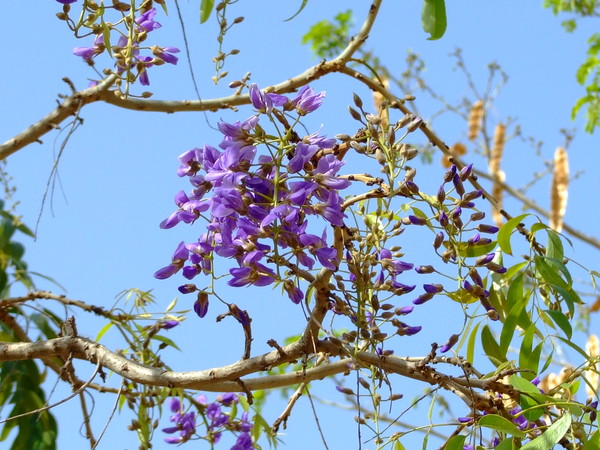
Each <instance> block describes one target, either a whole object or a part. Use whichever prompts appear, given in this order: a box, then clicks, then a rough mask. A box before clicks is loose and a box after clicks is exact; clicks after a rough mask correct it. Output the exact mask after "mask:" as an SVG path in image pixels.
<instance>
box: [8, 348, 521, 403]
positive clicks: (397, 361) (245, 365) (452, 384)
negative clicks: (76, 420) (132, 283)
mask: <svg viewBox="0 0 600 450" xmlns="http://www.w3.org/2000/svg"><path fill="white" fill-rule="evenodd" d="M308 345H309V346H314V347H315V348H316V351H318V352H325V353H326V354H329V355H332V356H342V359H340V360H338V361H335V362H327V363H325V362H324V363H322V364H320V365H318V366H316V367H309V368H306V369H302V370H298V371H294V372H290V373H286V374H282V375H266V376H261V377H255V378H242V377H244V376H246V375H249V374H252V373H256V372H261V371H266V370H269V369H270V368H272V367H275V366H278V365H281V364H285V363H290V362H293V361H296V360H297V359H299V358H300V357H301V356H303V355H305V354H311V353H313V352H312V348H304V347H303V346H302V345H300V341H297V342H295V343H292V344H290V345H287V346H285V347H283V348H282V349H280V350H275V351H272V352H269V353H265V354H263V355H260V356H255V357H253V358H250V359H247V360H241V361H238V362H236V363H234V364H231V365H229V366H224V367H220V368H212V369H207V370H201V371H194V372H172V371H165V370H164V369H160V368H154V367H147V366H144V365H141V364H138V363H136V362H134V361H131V360H129V359H127V358H125V357H124V356H121V355H119V354H117V353H114V352H112V351H110V350H108V349H107V348H106V347H104V346H102V345H100V344H98V343H96V342H94V341H91V340H89V339H86V338H82V337H78V336H69V337H64V338H57V339H51V340H48V341H43V342H20V343H13V342H0V361H14V360H31V359H36V358H50V357H56V356H59V357H68V356H69V355H71V356H72V357H73V358H77V359H82V360H88V361H90V362H92V363H94V364H100V366H102V367H105V368H107V369H109V370H111V371H113V372H115V373H117V374H118V375H120V376H122V377H124V378H127V379H129V380H132V381H134V382H137V383H141V384H144V385H148V386H165V387H171V388H186V389H196V390H204V391H211V392H244V391H246V390H248V391H254V390H258V389H273V388H279V387H283V386H291V385H295V384H299V383H305V382H309V381H312V380H320V379H323V378H326V377H329V376H332V375H335V374H339V373H344V372H347V371H348V370H349V369H350V368H351V367H352V366H356V365H357V364H358V365H359V366H362V365H364V366H376V367H378V368H380V369H381V370H383V371H384V372H386V373H395V374H398V375H401V376H404V377H407V378H411V379H414V380H417V381H421V382H425V383H428V384H431V385H436V386H440V387H442V388H443V389H446V390H448V391H450V392H452V393H454V394H456V395H457V396H458V397H459V398H461V399H462V400H463V401H464V402H465V403H466V404H467V405H468V406H469V407H471V408H472V407H480V408H481V407H485V408H486V409H489V408H490V407H491V406H492V405H493V401H492V400H491V399H490V397H489V395H487V394H483V393H479V392H475V391H474V389H477V390H481V391H484V392H485V391H487V390H493V391H499V392H504V393H508V394H509V395H510V394H514V392H509V391H508V390H507V389H508V388H507V387H506V386H504V385H502V384H501V383H499V382H498V381H497V380H495V379H485V380H483V379H477V378H474V377H454V376H450V375H446V374H444V373H441V372H439V371H437V370H435V369H434V368H433V367H431V365H424V364H422V363H421V361H422V359H421V360H420V359H419V358H400V357H395V356H388V357H381V356H379V355H375V354H372V353H368V352H360V351H359V352H352V351H350V353H352V356H346V355H348V353H349V350H348V349H343V348H340V347H336V346H334V345H333V344H331V343H330V342H328V341H315V342H313V343H312V345H311V344H308ZM240 380H241V381H242V383H240Z"/></svg>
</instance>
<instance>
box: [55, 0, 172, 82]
mask: <svg viewBox="0 0 600 450" xmlns="http://www.w3.org/2000/svg"><path fill="white" fill-rule="evenodd" d="M57 1H60V2H61V3H73V1H69V0H57ZM155 16H156V9H155V8H152V9H149V10H148V11H146V12H144V13H143V14H141V15H140V16H139V17H137V18H136V19H135V26H134V32H135V35H144V39H145V35H147V33H150V32H151V31H154V30H156V29H158V28H160V27H161V24H160V23H158V22H156V21H155V20H154V17H155ZM129 45H131V47H132V48H131V49H128V48H127V47H128V46H129ZM105 49H106V46H105V36H104V34H102V33H100V34H97V35H96V37H95V38H94V41H93V43H92V45H91V46H90V47H75V48H74V49H73V54H75V55H76V56H80V57H81V58H83V60H84V61H86V62H88V63H90V64H91V62H92V60H93V59H94V58H95V57H96V56H98V55H99V54H101V53H103V52H104V50H105ZM150 50H151V52H152V56H148V55H141V54H140V46H139V42H136V41H134V42H132V43H131V44H130V43H129V41H128V39H127V38H126V37H125V36H124V35H121V36H120V37H119V40H118V42H117V45H116V46H115V47H114V48H113V54H114V56H115V60H116V62H115V65H116V67H117V73H119V74H122V73H124V72H127V73H129V72H130V71H131V70H132V69H135V70H136V71H137V76H136V78H137V79H139V80H140V84H142V86H148V85H149V84H150V79H149V78H148V69H149V68H150V67H152V66H153V65H159V64H163V63H168V64H177V61H178V58H177V56H175V55H174V53H179V49H178V48H175V47H158V46H153V47H151V48H150Z"/></svg>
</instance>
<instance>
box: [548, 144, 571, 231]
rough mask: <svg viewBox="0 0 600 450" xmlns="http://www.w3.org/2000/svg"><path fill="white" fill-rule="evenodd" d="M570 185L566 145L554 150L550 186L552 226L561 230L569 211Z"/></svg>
mask: <svg viewBox="0 0 600 450" xmlns="http://www.w3.org/2000/svg"><path fill="white" fill-rule="evenodd" d="M568 187H569V159H568V157H567V151H566V150H565V149H564V147H558V148H557V149H556V152H554V172H553V174H552V186H551V188H550V226H551V227H552V228H554V229H555V230H556V231H558V232H560V231H561V230H562V227H563V217H564V216H565V212H566V211H567V197H568Z"/></svg>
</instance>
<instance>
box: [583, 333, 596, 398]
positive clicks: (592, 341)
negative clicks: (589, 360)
mask: <svg viewBox="0 0 600 450" xmlns="http://www.w3.org/2000/svg"><path fill="white" fill-rule="evenodd" d="M585 351H586V353H587V354H588V355H589V356H590V357H594V356H598V355H600V340H598V336H596V335H595V334H591V335H590V336H589V337H588V340H587V342H586V344H585ZM585 378H586V379H587V381H588V383H586V386H585V392H586V393H587V395H588V397H595V396H596V392H597V391H598V388H599V387H600V374H598V364H594V365H593V367H592V370H586V371H585ZM590 385H591V386H590ZM594 391H595V392H594Z"/></svg>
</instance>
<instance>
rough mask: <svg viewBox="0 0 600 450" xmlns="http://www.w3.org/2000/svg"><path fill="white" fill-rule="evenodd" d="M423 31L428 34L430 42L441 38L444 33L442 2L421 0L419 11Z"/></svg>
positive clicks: (443, 7) (444, 16)
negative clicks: (421, 6) (421, 7)
mask: <svg viewBox="0 0 600 450" xmlns="http://www.w3.org/2000/svg"><path fill="white" fill-rule="evenodd" d="M421 25H422V26H423V31H425V32H426V33H429V37H428V38H427V39H429V40H430V41H434V40H436V39H439V38H441V37H442V36H443V35H444V33H445V32H446V25H447V23H446V2H445V1H444V0H423V9H422V10H421Z"/></svg>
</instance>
